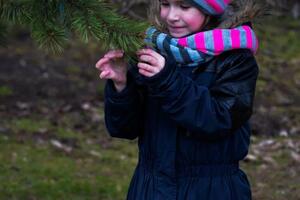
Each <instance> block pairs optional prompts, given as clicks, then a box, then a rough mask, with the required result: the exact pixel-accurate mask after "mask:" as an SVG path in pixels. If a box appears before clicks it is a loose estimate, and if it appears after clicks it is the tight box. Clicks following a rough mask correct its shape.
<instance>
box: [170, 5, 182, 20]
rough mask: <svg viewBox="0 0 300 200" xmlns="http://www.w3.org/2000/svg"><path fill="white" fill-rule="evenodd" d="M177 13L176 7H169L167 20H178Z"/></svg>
mask: <svg viewBox="0 0 300 200" xmlns="http://www.w3.org/2000/svg"><path fill="white" fill-rule="evenodd" d="M179 18H180V17H179V13H178V10H177V9H176V8H172V7H171V8H170V10H169V13H168V16H167V20H168V21H178V20H179Z"/></svg>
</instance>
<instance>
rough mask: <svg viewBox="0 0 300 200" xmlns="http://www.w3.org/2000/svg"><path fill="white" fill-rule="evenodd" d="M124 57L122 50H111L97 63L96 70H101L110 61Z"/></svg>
mask: <svg viewBox="0 0 300 200" xmlns="http://www.w3.org/2000/svg"><path fill="white" fill-rule="evenodd" d="M123 56H124V51H122V50H111V51H109V52H107V53H106V54H105V55H104V56H103V57H102V58H101V59H100V60H99V61H98V62H97V63H96V68H97V69H101V68H102V67H103V65H104V64H107V63H109V62H110V61H112V60H114V59H118V58H122V57H123Z"/></svg>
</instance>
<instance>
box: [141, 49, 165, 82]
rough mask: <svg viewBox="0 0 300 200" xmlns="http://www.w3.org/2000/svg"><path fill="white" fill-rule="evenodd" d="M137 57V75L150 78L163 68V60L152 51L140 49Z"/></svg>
mask: <svg viewBox="0 0 300 200" xmlns="http://www.w3.org/2000/svg"><path fill="white" fill-rule="evenodd" d="M137 55H138V57H139V63H138V65H137V66H138V68H139V73H140V74H142V75H144V76H147V77H152V76H154V75H155V74H157V73H159V72H160V71H161V70H162V69H163V68H164V67H165V62H166V61H165V58H164V57H163V56H162V55H160V54H159V53H157V52H155V51H154V50H152V49H141V50H139V51H138V52H137Z"/></svg>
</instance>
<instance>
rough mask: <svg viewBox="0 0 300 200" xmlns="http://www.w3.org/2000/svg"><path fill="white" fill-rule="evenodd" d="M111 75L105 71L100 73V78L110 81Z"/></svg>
mask: <svg viewBox="0 0 300 200" xmlns="http://www.w3.org/2000/svg"><path fill="white" fill-rule="evenodd" d="M109 75H110V71H103V72H101V73H100V75H99V77H100V78H101V79H108V78H110V77H109Z"/></svg>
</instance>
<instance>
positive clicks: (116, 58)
mask: <svg viewBox="0 0 300 200" xmlns="http://www.w3.org/2000/svg"><path fill="white" fill-rule="evenodd" d="M123 56H124V52H123V51H121V50H111V51H109V52H107V53H106V54H105V55H104V56H103V58H101V59H100V60H99V61H98V62H97V64H96V68H97V69H99V71H100V75H99V76H100V78H101V79H111V80H112V81H113V82H114V85H115V87H116V89H117V91H121V90H123V89H124V88H125V87H126V83H127V77H126V73H127V65H126V63H125V61H124V59H122V58H123Z"/></svg>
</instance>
